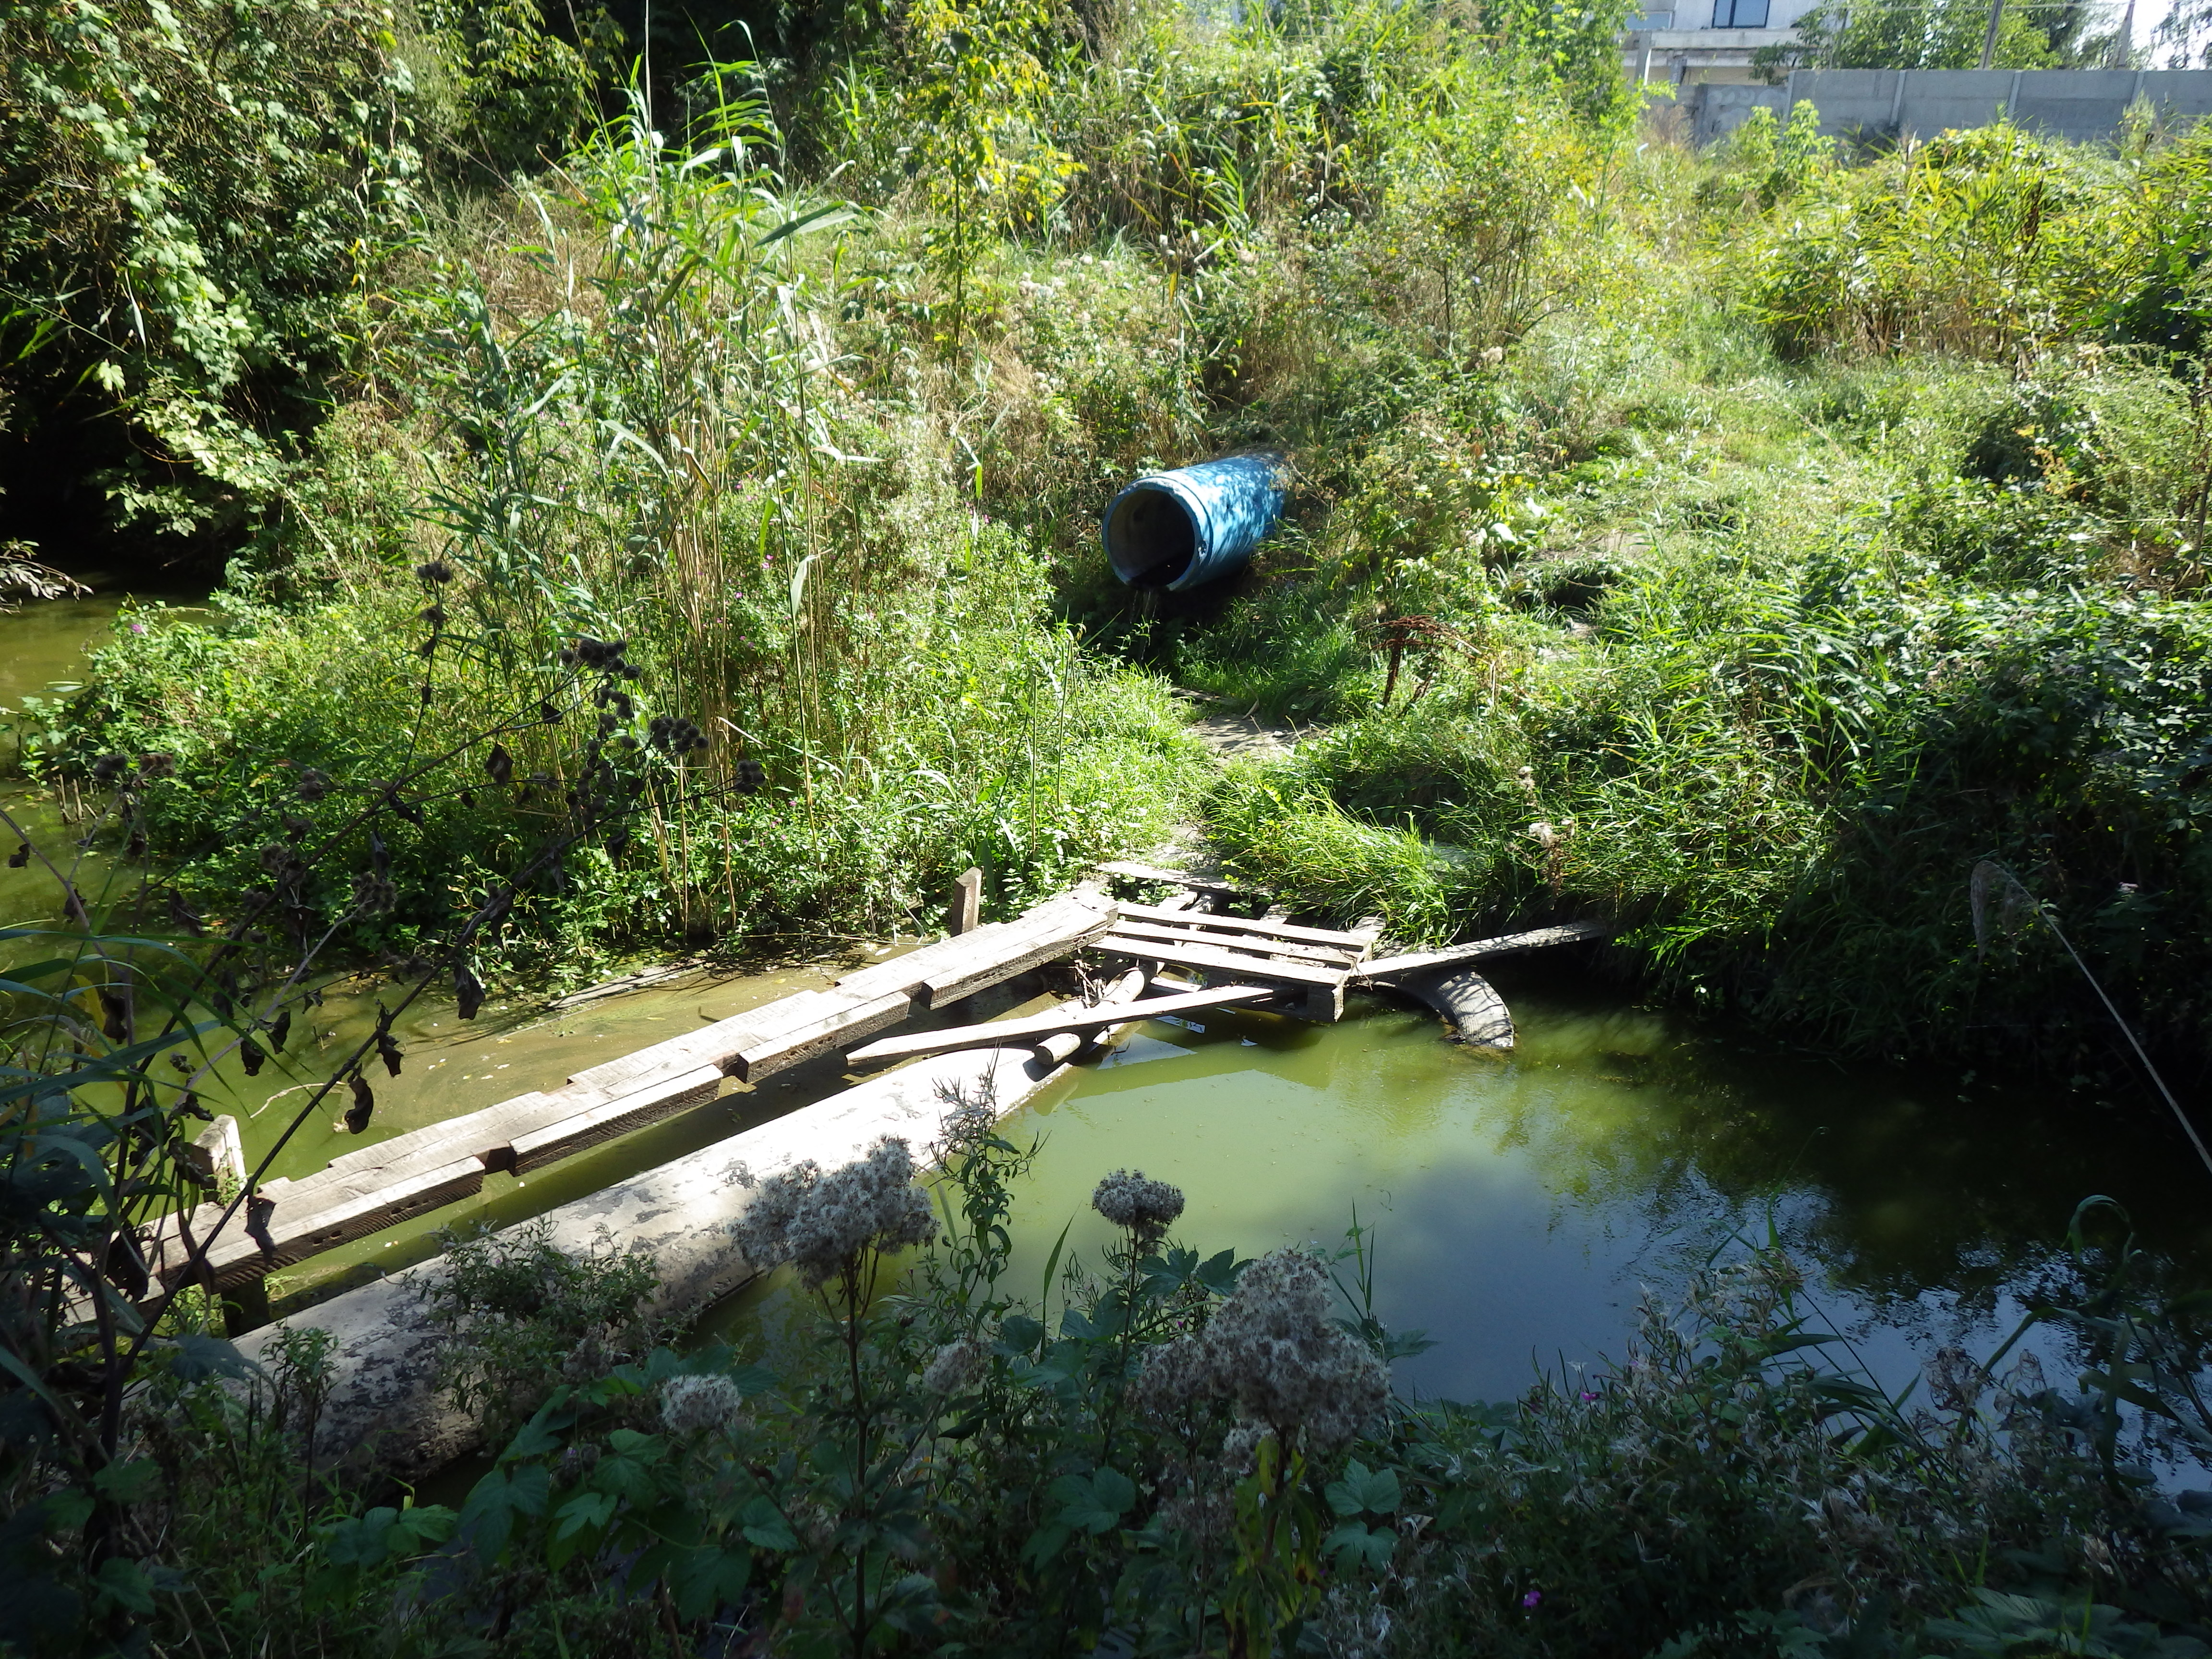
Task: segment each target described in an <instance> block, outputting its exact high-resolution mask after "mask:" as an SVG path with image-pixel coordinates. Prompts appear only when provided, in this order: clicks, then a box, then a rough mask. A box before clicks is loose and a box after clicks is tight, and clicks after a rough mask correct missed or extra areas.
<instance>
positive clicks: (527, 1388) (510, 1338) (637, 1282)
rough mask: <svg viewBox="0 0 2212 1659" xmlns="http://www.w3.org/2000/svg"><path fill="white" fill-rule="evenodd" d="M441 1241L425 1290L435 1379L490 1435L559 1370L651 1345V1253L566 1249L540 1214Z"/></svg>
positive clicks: (596, 1369) (514, 1419)
mask: <svg viewBox="0 0 2212 1659" xmlns="http://www.w3.org/2000/svg"><path fill="white" fill-rule="evenodd" d="M439 1243H440V1244H441V1246H442V1247H443V1251H444V1258H445V1267H446V1271H445V1273H443V1275H442V1276H441V1278H440V1279H439V1281H438V1284H437V1285H436V1287H435V1290H434V1291H432V1293H431V1294H430V1296H429V1297H428V1320H429V1323H430V1325H431V1327H432V1328H434V1329H435V1330H437V1331H439V1332H440V1333H441V1336H442V1344H441V1364H440V1370H439V1386H440V1389H441V1392H443V1393H444V1394H445V1395H446V1396H447V1398H448V1399H450V1400H451V1401H453V1407H454V1409H455V1410H457V1411H459V1412H462V1413H466V1414H467V1415H469V1416H470V1417H471V1418H474V1419H476V1420H477V1422H478V1423H479V1424H480V1425H482V1426H483V1432H484V1436H485V1437H486V1438H487V1439H491V1440H501V1441H503V1440H505V1439H506V1438H507V1436H509V1435H510V1434H512V1433H513V1431H514V1430H515V1428H516V1427H517V1425H518V1424H519V1423H520V1420H521V1419H523V1418H525V1417H527V1416H528V1415H529V1414H530V1413H532V1412H534V1411H536V1410H537V1409H538V1406H539V1405H540V1404H541V1403H543V1401H544V1396H545V1395H547V1394H548V1393H549V1392H550V1391H551V1389H553V1387H554V1386H555V1382H556V1379H559V1378H568V1379H572V1380H574V1379H588V1378H590V1377H592V1376H594V1375H597V1374H601V1373H604V1372H605V1371H608V1370H612V1369H613V1368H614V1367H615V1366H616V1365H617V1364H620V1363H621V1362H622V1361H623V1359H625V1358H641V1357H642V1356H643V1355H644V1353H645V1352H647V1350H649V1349H650V1348H651V1347H652V1346H653V1341H654V1339H655V1337H656V1335H657V1334H658V1333H657V1331H656V1329H655V1327H654V1326H653V1322H652V1321H651V1320H650V1318H649V1316H647V1313H646V1311H645V1310H646V1308H647V1304H648V1300H649V1297H650V1295H651V1292H652V1291H653V1290H654V1289H655V1288H656V1287H657V1285H658V1283H659V1281H658V1280H657V1279H655V1278H654V1276H653V1260H652V1258H651V1257H650V1256H646V1255H639V1254H638V1253H636V1252H635V1251H618V1250H615V1249H611V1248H610V1249H607V1250H605V1251H604V1252H602V1253H600V1254H597V1255H585V1256H580V1257H579V1256H573V1255H568V1253H567V1252H565V1251H563V1250H562V1249H559V1248H557V1247H556V1246H555V1245H554V1244H553V1243H551V1241H550V1238H549V1237H548V1236H547V1229H546V1227H545V1225H544V1224H543V1223H537V1224H532V1225H526V1226H522V1227H518V1228H513V1229H511V1230H509V1231H506V1232H502V1233H480V1234H478V1235H477V1236H476V1237H471V1238H460V1237H454V1236H453V1235H452V1234H450V1233H447V1234H441V1236H440V1238H439Z"/></svg>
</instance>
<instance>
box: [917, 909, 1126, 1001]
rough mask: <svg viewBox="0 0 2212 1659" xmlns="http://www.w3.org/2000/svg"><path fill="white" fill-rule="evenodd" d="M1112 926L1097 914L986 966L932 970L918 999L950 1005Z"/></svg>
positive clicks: (1107, 918)
mask: <svg viewBox="0 0 2212 1659" xmlns="http://www.w3.org/2000/svg"><path fill="white" fill-rule="evenodd" d="M1113 926H1114V918H1113V916H1112V915H1110V914H1109V915H1101V916H1098V917H1097V920H1095V921H1092V922H1091V923H1090V924H1089V925H1088V926H1086V927H1082V928H1080V929H1079V930H1077V931H1075V932H1073V933H1059V932H1055V933H1052V934H1051V935H1049V936H1048V937H1045V938H1042V939H1032V940H1031V941H1030V943H1029V944H1027V945H1024V946H1022V947H1021V948H1020V949H1019V951H1018V954H1017V955H1014V956H1011V957H1005V958H1003V959H1001V960H1000V961H998V962H995V963H990V964H989V965H987V966H984V967H978V968H970V969H966V970H965V971H963V970H962V969H945V970H944V971H943V972H941V973H938V974H933V975H930V976H929V978H928V979H927V980H926V981H923V984H922V999H921V1000H924V1001H926V1002H927V1006H930V1007H932V1008H945V1007H950V1006H951V1005H952V1004H954V1003H956V1002H957V1001H959V1000H960V999H961V998H963V997H965V996H973V995H974V994H975V993H976V992H978V991H983V990H988V989H989V988H990V987H992V986H994V985H999V984H1003V983H1004V982H1005V981H1007V980H1010V979H1012V977H1013V976H1014V975H1016V974H1024V973H1027V972H1028V971H1029V970H1030V969H1032V968H1042V966H1043V965H1044V964H1045V963H1048V962H1057V961H1058V960H1059V959H1060V957H1064V956H1066V955H1067V954H1068V952H1070V951H1075V950H1079V949H1080V948H1081V947H1083V946H1084V945H1089V944H1091V943H1092V942H1093V941H1094V940H1096V939H1098V938H1099V936H1100V935H1102V934H1103V933H1106V932H1107V931H1108V930H1109V928H1111V927H1113Z"/></svg>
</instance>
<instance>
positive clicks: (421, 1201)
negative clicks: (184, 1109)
mask: <svg viewBox="0 0 2212 1659" xmlns="http://www.w3.org/2000/svg"><path fill="white" fill-rule="evenodd" d="M1114 917H1115V907H1114V905H1113V902H1112V901H1111V900H1109V899H1105V898H1103V897H1094V896H1084V895H1078V894H1070V895H1066V896H1061V897H1059V898H1055V899H1051V900H1048V901H1046V902H1044V903H1042V904H1039V905H1036V906H1035V907H1033V908H1031V909H1030V910H1028V911H1025V912H1024V914H1023V915H1019V916H1018V917H1015V918H1014V919H1013V920H1012V921H1007V922H997V923H993V924H991V925H989V926H987V927H978V928H976V929H975V931H974V932H972V933H967V934H964V935H963V936H961V937H960V938H958V939H946V940H941V941H939V942H938V943H937V944H935V945H928V946H925V947H924V948H923V949H922V950H920V951H913V952H910V953H908V955H907V956H905V957H896V958H894V959H893V960H892V961H890V962H888V963H878V964H876V965H874V966H873V967H871V968H866V969H856V970H855V971H854V973H853V974H851V975H847V976H846V977H845V978H844V979H843V980H841V981H839V982H838V984H837V986H836V987H835V988H833V989H831V990H828V991H802V992H799V993H796V994H793V995H792V996H788V997H784V998H781V999H780V1000H776V1001H775V1002H771V1003H769V1004H766V1005H764V1006H762V1007H759V1008H754V1009H749V1010H747V1011H746V1012H744V1013H741V1014H737V1015H734V1016H732V1017H731V1018H728V1019H724V1020H718V1021H716V1022H715V1023H714V1024H712V1025H708V1026H707V1027H705V1028H703V1029H702V1030H696V1031H689V1032H685V1033H684V1034H682V1035H681V1036H676V1037H672V1038H670V1039H669V1040H667V1041H666V1042H659V1043H653V1044H651V1045H649V1046H648V1047H647V1048H641V1049H638V1050H636V1051H635V1052H634V1053H632V1054H623V1055H618V1056H617V1057H616V1058H614V1059H612V1060H606V1061H604V1062H602V1063H600V1064H599V1065H597V1066H589V1067H587V1068H586V1069H585V1070H583V1071H580V1072H578V1073H575V1074H574V1076H572V1077H571V1078H569V1079H568V1081H567V1082H566V1083H564V1084H563V1085H561V1086H560V1087H558V1088H556V1089H551V1090H544V1091H532V1092H531V1093H529V1094H526V1095H520V1096H517V1097H514V1098H513V1099H512V1100H507V1101H502V1102H500V1103H497V1104H495V1105H493V1106H489V1107H485V1108H483V1109H480V1110H478V1111H475V1112H471V1113H467V1114H465V1115H462V1116H460V1117H457V1118H451V1119H448V1120H447V1121H445V1122H443V1123H439V1124H433V1125H430V1126H428V1127H426V1128H422V1129H418V1130H414V1131H411V1132H410V1133H407V1134H403V1135H396V1136H394V1137H392V1139H389V1140H386V1141H381V1142H378V1143H376V1144H374V1145H372V1146H364V1147H362V1148H360V1149H358V1150H357V1151H356V1152H349V1153H345V1154H343V1155H342V1156H340V1157H338V1158H333V1159H332V1160H331V1162H330V1164H328V1165H326V1166H325V1168H324V1169H322V1170H318V1171H316V1172H315V1173H314V1174H313V1175H311V1176H301V1177H300V1178H299V1179H297V1180H294V1181H283V1180H278V1181H271V1182H264V1184H263V1186H262V1188H261V1190H260V1198H261V1199H262V1200H264V1201H266V1202H268V1203H269V1204H270V1205H271V1206H272V1207H271V1208H270V1212H269V1214H268V1218H267V1225H266V1226H265V1228H264V1231H265V1232H266V1233H267V1234H268V1236H269V1237H270V1241H271V1243H273V1244H274V1246H275V1247H276V1248H275V1249H273V1250H264V1249H263V1248H262V1247H261V1246H260V1245H259V1244H258V1243H256V1242H255V1241H254V1240H253V1239H252V1237H250V1236H249V1235H248V1234H247V1233H246V1229H245V1225H244V1222H245V1218H244V1216H243V1214H242V1213H241V1214H240V1217H239V1218H236V1219H234V1221H233V1222H232V1224H231V1225H230V1227H229V1228H228V1229H226V1230H225V1231H224V1233H223V1235H222V1237H221V1238H220V1239H219V1240H218V1241H217V1242H216V1246H215V1249H213V1250H212V1251H211V1252H210V1258H209V1260H210V1265H211V1266H212V1267H214V1269H215V1271H216V1273H217V1274H218V1277H219V1279H220V1282H222V1283H224V1284H233V1283H240V1282H244V1281H245V1280H246V1279H252V1278H253V1277H256V1276H258V1274H260V1273H265V1272H267V1271H269V1270H270V1268H271V1267H277V1266H281V1265H283V1264H286V1263H289V1262H292V1261H299V1260H301V1259H302V1258H303V1257H305V1256H308V1255H313V1254H314V1253H315V1252H316V1251H318V1250H323V1249H330V1248H331V1247H332V1246H333V1245H336V1244H341V1243H347V1242H349V1241H350V1240H352V1239H355V1238H358V1237H364V1236H366V1235H367V1234H369V1233H373V1232H375V1231H379V1230H380V1228H383V1227H386V1226H390V1225H394V1224H395V1223H397V1222H400V1221H404V1220H406V1219H408V1218H410V1217H412V1216H416V1215H420V1214H422V1213H423V1212H425V1211H427V1210H431V1209H435V1208H437V1207H439V1206H442V1205H445V1204H449V1203H453V1202H455V1201H457V1200H459V1199H462V1198H466V1197H469V1196H471V1195H472V1194H475V1193H477V1192H479V1191H481V1190H482V1188H483V1176H484V1172H485V1170H487V1169H507V1170H517V1171H518V1172H520V1171H526V1170H530V1169H533V1168H538V1167H542V1166H543V1165H544V1164H550V1163H552V1162H554V1161H555V1160H556V1159H557V1158H563V1157H567V1156H569V1155H571V1154H573V1153H574V1152H581V1151H583V1150H585V1149H586V1148H587V1147H589V1146H595V1145H597V1144H599V1142H600V1141H603V1140H607V1139H612V1138H613V1137H615V1136H616V1135H618V1134H622V1133H626V1132H627V1131H629V1129H633V1128H637V1127H642V1126H643V1125H645V1124H647V1123H650V1122H653V1121H656V1120H658V1119H659V1118H662V1117H666V1116H669V1115H672V1114H674V1113H676V1112H678V1111H681V1110H684V1109H686V1108H688V1107H690V1106H693V1105H696V1104H699V1103H702V1102H704V1101H706V1100H708V1099H711V1098H713V1097H714V1095H715V1094H716V1093H717V1092H719V1090H720V1079H721V1078H722V1077H724V1076H735V1077H738V1078H740V1079H746V1080H751V1079H757V1078H760V1077H763V1076H767V1075H770V1074H772V1073H775V1072H778V1071H781V1070H784V1069H786V1068H787V1067H789V1066H796V1065H799V1064H800V1063H801V1062H802V1061H804V1060H809V1059H811V1058H813V1057H814V1056H816V1055H817V1054H823V1053H827V1052H829V1051H831V1050H833V1049H835V1048H837V1047H839V1046H841V1045H842V1044H843V1043H846V1042H851V1041H852V1040H853V1039H854V1038H855V1037H858V1036H867V1035H869V1034H870V1033H872V1032H874V1031H878V1030H882V1029H883V1028H884V1026H885V1025H888V1024H895V1023H896V1021H898V1020H900V1019H902V1018H907V1017H908V1014H910V1013H911V1012H913V1008H914V1003H915V1000H916V999H917V998H938V999H942V1000H953V999H955V998H957V997H959V996H965V995H967V994H970V993H971V992H973V991H975V990H980V989H981V988H983V987H985V986H987V985H994V984H996V983H998V982H1000V981H1002V980H1005V979H1008V978H1011V977H1012V976H1013V975H1015V974H1018V973H1020V972H1023V971H1024V969H1029V968H1033V967H1036V966H1037V965H1038V964H1040V963H1044V962H1048V961H1050V960H1052V959H1053V958H1054V957H1059V956H1062V955H1065V954H1066V953H1067V952H1068V951H1072V950H1073V949H1075V948H1076V947H1077V946H1079V945H1082V944H1085V943H1086V942H1088V941H1089V940H1091V939H1095V938H1097V936H1098V935H1099V934H1101V933H1104V932H1105V931H1106V930H1107V929H1108V928H1109V927H1111V926H1112V924H1113V921H1114ZM220 1213H221V1209H220V1206H204V1207H203V1209H202V1210H200V1211H198V1212H195V1214H194V1215H193V1216H191V1217H190V1218H187V1219H188V1222H189V1224H190V1225H192V1226H196V1227H200V1228H201V1229H202V1231H201V1233H198V1234H195V1235H194V1236H195V1237H199V1236H204V1228H205V1227H207V1226H212V1225H213V1223H214V1220H215V1218H216V1216H217V1215H219V1214H220ZM164 1231H165V1232H166V1234H167V1243H166V1244H161V1243H157V1246H156V1253H155V1254H156V1266H157V1269H158V1268H159V1267H161V1266H162V1265H163V1264H164V1263H166V1264H167V1267H168V1269H169V1272H170V1273H171V1274H172V1275H173V1274H174V1273H179V1272H180V1271H181V1269H182V1267H183V1263H184V1260H185V1255H186V1254H187V1252H186V1249H185V1245H184V1242H183V1238H182V1236H181V1235H182V1232H183V1229H182V1228H180V1227H178V1226H176V1225H173V1224H166V1225H165V1227H164Z"/></svg>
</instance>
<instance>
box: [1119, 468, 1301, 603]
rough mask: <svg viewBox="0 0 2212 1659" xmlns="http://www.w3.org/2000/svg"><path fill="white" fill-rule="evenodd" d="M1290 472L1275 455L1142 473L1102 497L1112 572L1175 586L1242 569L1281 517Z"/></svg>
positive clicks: (1139, 583)
mask: <svg viewBox="0 0 2212 1659" xmlns="http://www.w3.org/2000/svg"><path fill="white" fill-rule="evenodd" d="M1289 476H1290V468H1289V467H1288V465H1286V464H1285V460H1284V458H1283V457H1282V456H1280V455H1278V454H1253V455H1231V456H1228V457H1226V458H1225V459H1221V460H1218V461H1204V462H1201V463H1200V465H1196V466H1185V467H1178V468H1176V471H1173V472H1148V473H1146V475H1145V476H1144V477H1141V478H1139V479H1138V480H1137V481H1136V483H1133V484H1131V485H1129V486H1128V487H1127V489H1124V490H1122V492H1121V494H1120V495H1116V496H1115V498H1114V499H1113V500H1112V501H1110V502H1109V503H1108V504H1107V507H1106V516H1105V518H1104V520H1102V521H1101V522H1100V524H1099V526H1098V533H1099V538H1100V539H1101V540H1103V542H1104V543H1105V544H1106V557H1107V559H1108V560H1109V562H1111V563H1112V564H1113V567H1114V574H1115V575H1117V576H1119V577H1120V578H1121V580H1123V581H1125V582H1127V583H1128V584H1129V585H1130V586H1133V587H1164V588H1165V589H1166V590H1167V591H1168V592H1170V593H1180V592H1182V591H1183V590H1184V589H1185V588H1187V587H1196V586H1200V584H1202V583H1205V582H1210V581H1214V580H1218V579H1219V578H1221V577H1223V576H1227V575H1231V574H1234V573H1236V572H1237V571H1238V570H1241V569H1243V568H1244V562H1245V560H1247V559H1249V557H1251V556H1252V550H1253V549H1254V548H1255V547H1257V546H1258V545H1259V544H1260V543H1261V541H1262V540H1263V539H1264V538H1266V537H1267V533H1268V532H1270V531H1272V530H1273V529H1274V527H1275V525H1276V523H1277V521H1278V520H1280V519H1281V518H1282V516H1283V496H1284V493H1285V489H1286V488H1287V486H1288V483H1289Z"/></svg>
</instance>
